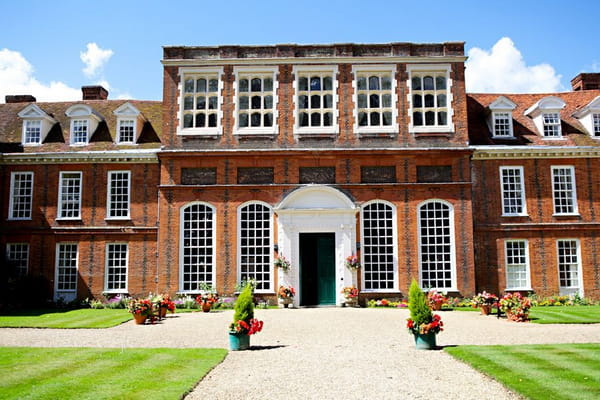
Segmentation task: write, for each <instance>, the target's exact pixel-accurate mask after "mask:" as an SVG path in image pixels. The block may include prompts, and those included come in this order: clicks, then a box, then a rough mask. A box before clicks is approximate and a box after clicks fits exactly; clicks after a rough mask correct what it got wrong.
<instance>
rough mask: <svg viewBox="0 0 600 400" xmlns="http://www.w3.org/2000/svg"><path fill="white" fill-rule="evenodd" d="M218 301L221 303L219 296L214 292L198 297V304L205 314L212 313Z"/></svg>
mask: <svg viewBox="0 0 600 400" xmlns="http://www.w3.org/2000/svg"><path fill="white" fill-rule="evenodd" d="M217 301H219V296H218V295H217V294H216V293H214V292H205V293H202V294H200V295H198V296H196V303H198V304H199V305H200V307H201V308H202V311H204V312H210V309H211V308H212V306H213V305H214V304H215V303H216V302H217Z"/></svg>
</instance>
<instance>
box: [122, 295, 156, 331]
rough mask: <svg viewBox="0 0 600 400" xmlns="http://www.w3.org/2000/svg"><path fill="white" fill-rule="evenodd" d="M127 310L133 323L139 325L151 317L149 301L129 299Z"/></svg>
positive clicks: (150, 303) (150, 302)
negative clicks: (131, 316)
mask: <svg viewBox="0 0 600 400" xmlns="http://www.w3.org/2000/svg"><path fill="white" fill-rule="evenodd" d="M127 310H128V311H129V312H130V313H131V315H133V319H134V320H135V323H136V324H138V325H141V324H143V323H144V322H146V319H147V318H148V317H149V316H151V315H152V301H151V300H149V299H131V300H129V303H128V304H127Z"/></svg>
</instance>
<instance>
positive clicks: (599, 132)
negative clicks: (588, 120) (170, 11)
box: [592, 114, 600, 136]
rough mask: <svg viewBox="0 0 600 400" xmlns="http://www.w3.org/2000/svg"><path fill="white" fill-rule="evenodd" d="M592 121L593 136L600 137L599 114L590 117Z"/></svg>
mask: <svg viewBox="0 0 600 400" xmlns="http://www.w3.org/2000/svg"><path fill="white" fill-rule="evenodd" d="M592 118H593V121H594V136H600V114H594V115H593V116H592Z"/></svg>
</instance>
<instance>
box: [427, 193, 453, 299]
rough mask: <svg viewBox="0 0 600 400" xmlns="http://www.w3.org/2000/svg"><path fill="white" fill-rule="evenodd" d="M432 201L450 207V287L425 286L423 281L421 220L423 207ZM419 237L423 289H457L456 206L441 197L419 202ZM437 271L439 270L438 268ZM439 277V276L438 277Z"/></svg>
mask: <svg viewBox="0 0 600 400" xmlns="http://www.w3.org/2000/svg"><path fill="white" fill-rule="evenodd" d="M432 203H440V204H442V205H445V206H446V207H448V222H449V225H448V228H449V233H448V237H449V238H450V243H449V246H450V252H449V256H450V261H449V263H450V287H429V286H424V282H423V249H422V247H423V246H424V244H423V240H422V239H423V236H422V230H421V229H422V228H423V226H422V225H423V224H422V221H421V208H422V207H424V206H426V205H428V204H432ZM417 229H418V231H417V238H418V248H419V285H420V286H421V288H422V289H423V290H427V289H436V290H443V291H457V290H458V289H457V286H456V239H455V236H454V207H453V206H452V204H451V203H449V202H447V201H445V200H441V199H428V200H425V201H423V202H421V203H419V205H418V206H417ZM436 271H438V270H437V269H436ZM436 279H437V278H436Z"/></svg>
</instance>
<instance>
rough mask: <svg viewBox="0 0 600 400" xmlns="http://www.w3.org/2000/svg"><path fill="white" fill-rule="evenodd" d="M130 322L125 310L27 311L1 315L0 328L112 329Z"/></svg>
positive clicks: (129, 316) (129, 315)
mask: <svg viewBox="0 0 600 400" xmlns="http://www.w3.org/2000/svg"><path fill="white" fill-rule="evenodd" d="M129 320H131V314H129V312H127V310H125V309H101V310H94V309H91V308H85V309H80V310H25V311H18V312H14V313H11V314H6V315H0V328H110V327H113V326H116V325H119V324H122V323H123V322H126V321H129Z"/></svg>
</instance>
